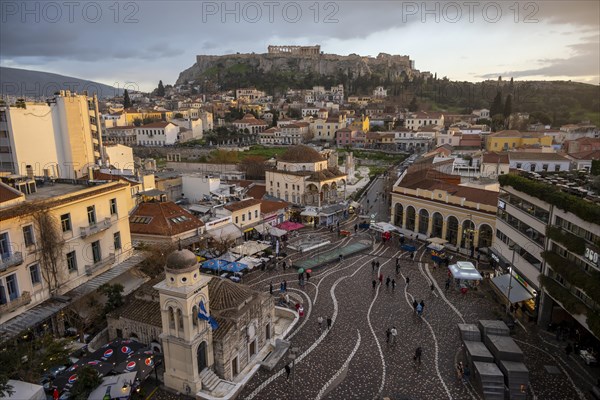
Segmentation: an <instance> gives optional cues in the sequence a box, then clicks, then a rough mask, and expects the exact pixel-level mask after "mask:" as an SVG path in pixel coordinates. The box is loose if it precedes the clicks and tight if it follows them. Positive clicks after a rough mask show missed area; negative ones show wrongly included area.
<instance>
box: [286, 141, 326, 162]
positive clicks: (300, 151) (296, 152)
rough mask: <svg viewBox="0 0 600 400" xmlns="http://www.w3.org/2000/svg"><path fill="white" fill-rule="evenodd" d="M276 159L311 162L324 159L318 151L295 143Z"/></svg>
mask: <svg viewBox="0 0 600 400" xmlns="http://www.w3.org/2000/svg"><path fill="white" fill-rule="evenodd" d="M277 160H279V161H285V162H290V163H312V162H319V161H325V159H324V158H323V156H321V154H319V152H318V151H316V150H315V149H313V148H311V147H308V146H304V145H297V146H292V147H290V148H288V149H287V151H286V152H285V153H283V154H282V155H281V156H279V158H278V159H277Z"/></svg>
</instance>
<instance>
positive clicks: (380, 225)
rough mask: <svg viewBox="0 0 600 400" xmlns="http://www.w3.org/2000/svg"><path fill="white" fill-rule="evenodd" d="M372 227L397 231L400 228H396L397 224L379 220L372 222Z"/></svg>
mask: <svg viewBox="0 0 600 400" xmlns="http://www.w3.org/2000/svg"><path fill="white" fill-rule="evenodd" d="M370 228H371V229H373V230H374V231H377V232H396V231H398V228H396V226H394V225H392V224H390V223H388V222H377V223H374V224H371V227H370Z"/></svg>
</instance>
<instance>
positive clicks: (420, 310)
mask: <svg viewBox="0 0 600 400" xmlns="http://www.w3.org/2000/svg"><path fill="white" fill-rule="evenodd" d="M417 315H418V316H419V317H420V316H421V315H423V306H422V305H421V304H417Z"/></svg>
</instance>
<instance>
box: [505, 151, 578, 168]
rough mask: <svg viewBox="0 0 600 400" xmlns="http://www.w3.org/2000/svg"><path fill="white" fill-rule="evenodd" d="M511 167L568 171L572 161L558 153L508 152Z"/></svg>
mask: <svg viewBox="0 0 600 400" xmlns="http://www.w3.org/2000/svg"><path fill="white" fill-rule="evenodd" d="M508 159H509V165H510V168H516V169H523V170H525V171H530V172H558V171H568V170H569V168H570V165H571V161H570V160H569V159H568V158H566V157H563V156H561V155H560V154H557V153H537V152H536V153H534V152H524V151H510V152H508Z"/></svg>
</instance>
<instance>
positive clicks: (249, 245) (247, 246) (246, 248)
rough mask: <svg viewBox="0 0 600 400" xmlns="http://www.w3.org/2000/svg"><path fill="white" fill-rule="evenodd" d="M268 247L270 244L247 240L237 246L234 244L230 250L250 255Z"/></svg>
mask: <svg viewBox="0 0 600 400" xmlns="http://www.w3.org/2000/svg"><path fill="white" fill-rule="evenodd" d="M269 247H270V246H269V245H267V244H264V243H259V242H255V241H253V240H249V241H247V242H244V243H243V244H240V245H239V246H235V247H234V248H233V249H231V252H232V253H236V254H239V255H244V256H251V255H253V254H256V253H260V252H261V251H263V250H264V249H267V248H269Z"/></svg>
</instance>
